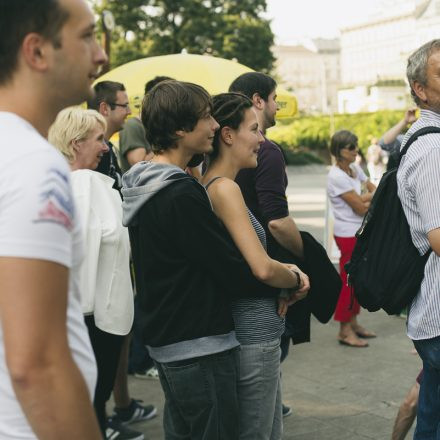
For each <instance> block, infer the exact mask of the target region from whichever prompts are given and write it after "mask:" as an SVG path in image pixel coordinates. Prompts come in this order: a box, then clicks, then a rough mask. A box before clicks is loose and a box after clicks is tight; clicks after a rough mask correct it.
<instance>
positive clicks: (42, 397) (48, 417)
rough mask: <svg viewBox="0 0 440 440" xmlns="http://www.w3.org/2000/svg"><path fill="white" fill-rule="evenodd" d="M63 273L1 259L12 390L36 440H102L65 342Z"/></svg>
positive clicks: (2, 317)
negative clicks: (37, 439)
mask: <svg viewBox="0 0 440 440" xmlns="http://www.w3.org/2000/svg"><path fill="white" fill-rule="evenodd" d="M67 290H68V269H67V268H66V267H64V266H62V265H60V264H57V263H52V262H48V261H42V260H34V259H24V258H10V257H0V321H1V325H2V329H3V335H4V346H5V355H6V363H7V367H8V370H9V374H10V377H11V381H12V385H13V387H14V391H15V393H16V396H17V399H18V401H19V402H20V404H21V406H22V408H23V411H24V413H25V415H26V417H27V419H28V420H29V423H30V425H31V426H32V429H33V430H34V432H35V434H36V435H37V437H38V438H39V439H44V440H52V439H53V440H55V439H60V438H64V439H68V438H69V439H87V440H92V439H93V440H95V439H101V438H102V437H101V433H100V430H99V427H98V424H97V421H96V417H95V414H94V410H93V407H92V405H91V402H90V398H89V395H88V392H87V387H86V384H85V382H84V379H83V377H82V375H81V373H80V371H79V369H78V367H77V366H76V364H75V362H74V360H73V358H72V355H71V353H70V349H69V346H68V341H67V328H66V308H67Z"/></svg>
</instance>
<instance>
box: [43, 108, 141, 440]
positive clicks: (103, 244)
mask: <svg viewBox="0 0 440 440" xmlns="http://www.w3.org/2000/svg"><path fill="white" fill-rule="evenodd" d="M105 129H106V122H105V119H104V118H103V117H102V116H101V115H100V114H99V113H98V112H96V111H95V110H84V109H81V108H79V107H75V108H74V107H72V108H67V109H65V110H63V111H61V112H60V113H59V114H58V116H57V118H56V120H55V122H54V124H53V125H52V127H51V129H50V131H49V142H51V143H52V144H53V145H55V146H56V147H57V148H58V149H59V150H60V151H61V152H62V153H63V154H64V156H65V157H66V158H67V160H68V161H69V164H70V168H71V170H72V173H71V181H72V189H73V195H74V201H75V208H76V209H77V211H78V213H79V218H80V220H81V225H82V232H83V242H84V248H85V252H84V256H83V261H82V264H81V278H80V283H81V285H80V292H81V305H82V311H83V313H84V315H85V321H86V324H87V327H88V330H89V336H90V340H91V342H92V347H93V351H94V353H95V357H96V362H97V365H98V382H97V385H96V391H95V397H94V402H93V403H94V406H95V411H96V414H97V417H98V421H99V424H100V427H101V431H102V432H103V434H104V438H105V429H106V424H107V420H106V419H107V418H106V414H105V403H106V401H107V400H108V399H109V397H110V394H111V391H112V389H113V385H114V380H115V375H116V370H117V366H118V361H119V354H120V350H121V347H122V343H123V341H124V336H125V335H126V334H128V333H129V331H130V329H131V325H132V323H133V289H132V286H131V280H130V271H129V253H130V248H129V238H128V231H127V229H126V228H125V227H123V226H122V205H121V203H122V201H121V198H120V196H119V193H118V192H117V191H116V190H114V189H113V188H112V186H113V183H114V181H113V179H112V178H110V177H108V176H105V175H103V174H100V173H98V172H96V171H93V170H95V169H96V167H97V166H98V164H99V162H100V160H101V157H102V155H103V154H104V153H105V152H106V151H108V147H107V145H106V144H105V142H104V132H105Z"/></svg>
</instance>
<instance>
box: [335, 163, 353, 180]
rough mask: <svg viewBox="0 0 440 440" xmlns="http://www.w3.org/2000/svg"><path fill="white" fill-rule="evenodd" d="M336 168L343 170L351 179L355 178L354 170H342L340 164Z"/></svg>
mask: <svg viewBox="0 0 440 440" xmlns="http://www.w3.org/2000/svg"><path fill="white" fill-rule="evenodd" d="M336 166H337V167H338V168H339V169H340V170H342V171H343V172H344V173H345V174H348V175H349V176H350V177H351V178H353V177H354V173H353V170H352V169H351V168H350V167H348V169H344V168H342V167H341V165H339V164H338V163H337V164H336Z"/></svg>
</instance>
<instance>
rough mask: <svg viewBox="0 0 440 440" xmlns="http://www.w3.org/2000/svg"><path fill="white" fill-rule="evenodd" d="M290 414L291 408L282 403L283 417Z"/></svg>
mask: <svg viewBox="0 0 440 440" xmlns="http://www.w3.org/2000/svg"><path fill="white" fill-rule="evenodd" d="M291 414H292V408H290V406H287V405H284V403H283V417H289V416H290V415H291Z"/></svg>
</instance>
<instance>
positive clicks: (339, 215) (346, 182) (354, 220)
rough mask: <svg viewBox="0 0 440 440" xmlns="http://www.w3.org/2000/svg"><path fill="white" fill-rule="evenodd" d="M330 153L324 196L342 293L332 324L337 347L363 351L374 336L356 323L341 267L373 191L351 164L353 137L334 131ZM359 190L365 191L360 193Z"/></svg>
mask: <svg viewBox="0 0 440 440" xmlns="http://www.w3.org/2000/svg"><path fill="white" fill-rule="evenodd" d="M330 152H331V154H332V155H333V156H334V158H335V165H333V166H332V167H331V168H330V172H329V174H328V181H327V193H328V197H329V199H330V202H331V206H332V211H333V215H334V218H335V221H334V230H333V232H334V237H335V241H336V244H337V245H338V247H339V250H340V251H341V258H340V261H339V266H340V274H341V279H342V289H341V293H340V295H339V300H338V304H337V306H336V311H335V320H336V321H339V322H340V330H339V336H338V340H339V343H340V344H343V345H348V346H350V347H367V346H368V343H367V342H366V341H365V340H364V338H374V337H375V336H376V335H375V334H374V333H373V332H369V331H368V330H366V329H365V328H363V327H361V326H360V325H359V323H358V322H357V315H358V314H359V311H360V306H359V303H358V302H357V301H356V298H352V295H351V288H350V287H348V286H347V274H346V272H345V269H344V265H345V263H347V262H348V261H349V260H350V258H351V254H352V252H353V248H354V246H355V244H356V237H355V234H356V231H357V230H358V229H359V227H360V226H361V224H362V219H363V216H364V215H365V214H366V212H367V211H368V207H369V205H370V201H371V198H372V195H373V192H374V190H375V189H376V187H375V186H374V185H373V184H372V183H371V182H370V181H369V180H368V178H367V176H366V175H365V173H364V172H363V170H362V168H361V167H360V166H359V165H357V164H356V163H355V161H356V156H357V153H358V139H357V137H356V135H354V134H353V133H351V132H350V131H347V130H340V131H337V132H336V133H335V134H334V135H333V137H332V139H331V143H330ZM363 188H364V190H365V191H362V189H363Z"/></svg>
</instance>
